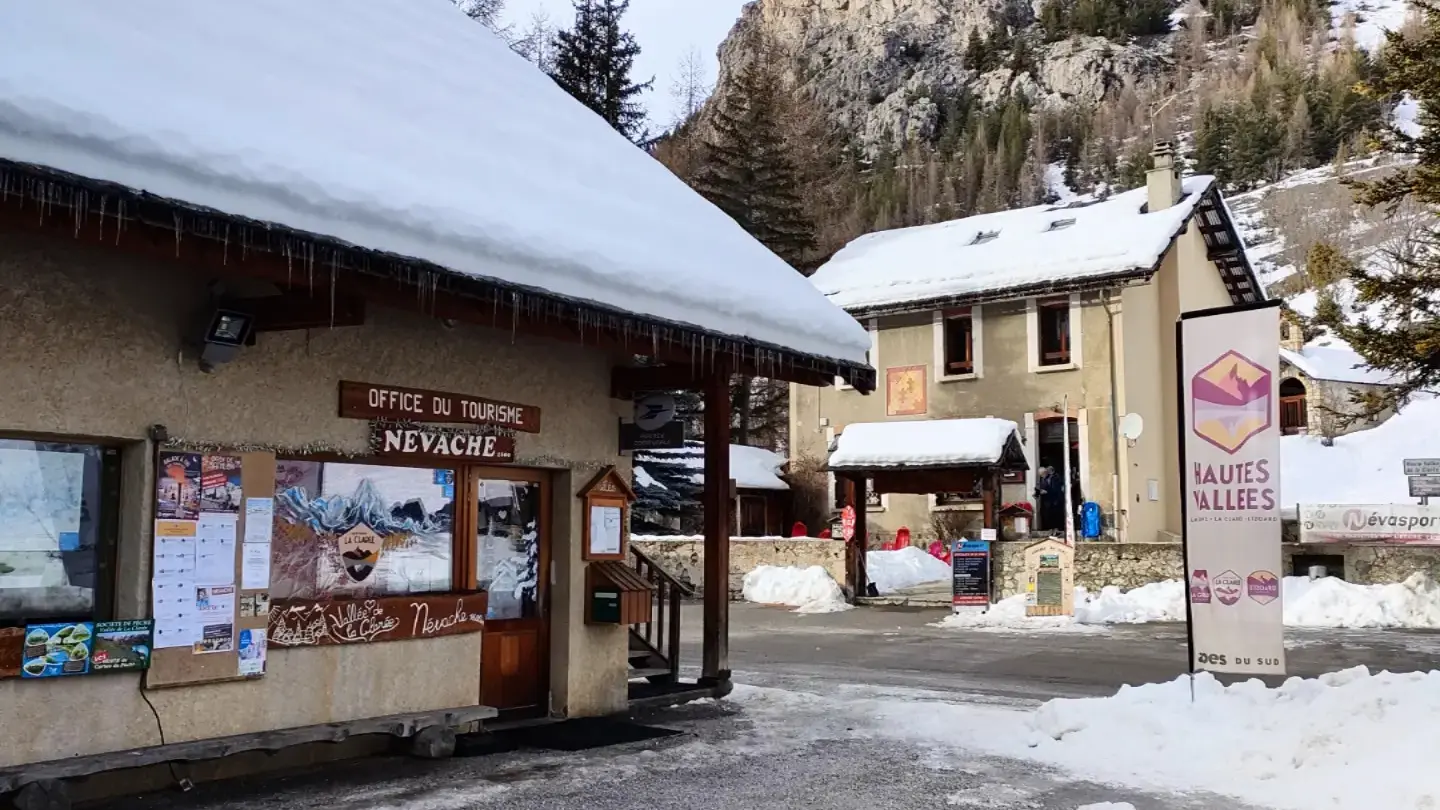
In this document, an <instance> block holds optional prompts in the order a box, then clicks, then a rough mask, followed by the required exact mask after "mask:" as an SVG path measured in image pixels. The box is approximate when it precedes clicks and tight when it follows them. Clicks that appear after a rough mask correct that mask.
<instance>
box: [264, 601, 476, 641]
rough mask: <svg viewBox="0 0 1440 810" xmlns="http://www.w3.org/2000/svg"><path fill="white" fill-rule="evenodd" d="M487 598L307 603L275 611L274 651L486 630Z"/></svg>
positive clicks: (272, 613) (272, 615)
mask: <svg viewBox="0 0 1440 810" xmlns="http://www.w3.org/2000/svg"><path fill="white" fill-rule="evenodd" d="M487 604H488V599H487V596H486V594H484V593H473V594H465V595H461V596H456V595H441V596H395V597H387V598H383V599H365V600H358V599H356V600H346V601H336V602H302V603H297V604H291V605H284V606H276V607H272V608H271V609H270V633H269V637H270V646H272V647H320V646H328V645H332V644H369V643H372V642H376V641H396V640H399V639H407V638H437V637H439V636H453V635H458V634H460V633H478V632H480V631H481V630H483V629H485V609H486V606H487Z"/></svg>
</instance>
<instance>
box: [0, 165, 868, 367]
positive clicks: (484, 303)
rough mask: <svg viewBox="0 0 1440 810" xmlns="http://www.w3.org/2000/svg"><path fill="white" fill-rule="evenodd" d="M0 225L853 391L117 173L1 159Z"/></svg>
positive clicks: (336, 295)
mask: <svg viewBox="0 0 1440 810" xmlns="http://www.w3.org/2000/svg"><path fill="white" fill-rule="evenodd" d="M0 227H5V228H11V229H16V230H23V231H29V232H45V233H50V234H53V235H57V236H68V237H70V238H73V239H76V240H78V241H81V242H90V243H93V244H96V245H98V246H103V247H106V248H109V249H116V250H121V251H125V252H128V253H132V254H141V255H144V256H147V257H149V258H153V259H159V260H168V261H174V262H177V263H181V264H184V265H187V266H188V267H191V268H203V269H204V270H205V271H207V272H210V273H213V274H215V275H217V276H231V277H234V276H243V277H251V278H260V279H264V280H266V281H269V282H272V283H274V284H276V285H277V286H280V287H281V288H282V289H287V290H304V291H307V292H309V293H311V294H312V295H314V296H324V297H325V298H328V299H330V300H332V301H334V300H339V299H341V298H344V297H346V296H354V297H359V298H363V299H365V300H368V301H371V302H373V303H376V304H380V305H383V306H387V307H392V308H397V309H406V310H411V311H416V312H420V313H422V314H425V315H427V316H430V317H434V318H438V319H443V320H455V321H462V322H466V323H473V324H478V325H482V326H487V327H492V328H496V329H507V330H510V331H512V332H515V333H523V334H528V335H534V336H539V337H544V338H550V339H556V340H562V341H566V342H571V343H581V344H584V345H589V346H593V347H595V348H598V349H601V350H608V351H611V352H614V353H616V354H623V355H628V356H632V357H634V356H640V357H649V358H653V359H654V360H656V361H658V362H660V363H663V364H665V366H667V367H670V368H672V369H680V368H684V369H689V371H687V372H686V373H688V374H690V375H692V376H698V375H699V373H700V370H701V369H703V370H704V372H705V373H706V374H711V373H715V372H716V370H718V369H722V368H723V369H728V370H730V371H732V372H733V373H743V374H748V375H752V376H758V377H766V378H770V379H776V380H782V381H786V382H795V383H800V384H802V385H813V386H823V385H830V384H832V383H833V381H834V380H835V379H836V378H839V379H841V380H843V381H844V382H846V383H847V384H849V385H852V386H854V387H855V388H856V389H858V390H860V391H863V392H870V391H874V390H875V385H876V373H875V370H874V369H873V368H870V367H869V366H868V365H865V364H863V363H855V362H851V361H844V360H837V359H835V358H828V357H820V356H817V355H811V354H806V353H802V352H796V351H794V350H791V349H787V348H784V347H781V346H776V345H773V344H768V343H763V342H760V341H755V340H752V339H749V338H743V337H737V336H733V335H725V334H720V333H717V332H712V331H708V330H705V329H701V328H699V327H695V326H693V325H689V324H683V323H676V322H671V321H667V320H664V319H660V318H655V317H651V316H648V315H640V314H637V313H633V312H627V311H625V310H621V309H618V308H614V307H608V306H605V305H603V304H597V303H595V302H592V301H583V300H578V299H574V298H570V297H567V296H563V295H559V294H556V293H552V292H549V291H547V290H543V289H540V288H535V287H527V286H524V285H517V284H512V283H509V282H504V281H500V280H498V279H488V278H476V277H473V276H469V275H465V274H462V273H458V272H455V271H453V270H450V269H448V268H445V267H442V266H440V265H437V264H434V263H431V262H427V261H423V260H420V259H415V258H411V257H406V256H401V255H397V254H393V253H388V252H385V251H379V250H372V249H369V248H364V247H360V246H356V245H351V244H348V243H346V242H343V241H341V240H338V239H334V238H331V237H327V236H323V235H320V234H315V233H309V232H306V231H300V230H297V229H293V228H288V227H286V226H284V225H282V224H279V223H273V222H262V221H257V220H252V219H248V218H245V217H239V216H234V215H231V214H226V213H224V212H221V211H217V210H214V209H210V208H205V207H202V206H196V205H192V204H189V203H186V202H184V201H181V200H175V199H170V198H166V197H160V196H157V195H154V194H150V193H148V192H145V191H139V190H136V189H132V188H128V187H126V186H122V185H119V184H116V183H110V182H105V181H99V180H92V179H89V178H85V177H80V176H78V175H74V174H70V173H68V172H62V171H59V170H56V169H52V168H49V167H45V166H38V165H34V164H25V163H18V162H14V161H9V160H4V159H0Z"/></svg>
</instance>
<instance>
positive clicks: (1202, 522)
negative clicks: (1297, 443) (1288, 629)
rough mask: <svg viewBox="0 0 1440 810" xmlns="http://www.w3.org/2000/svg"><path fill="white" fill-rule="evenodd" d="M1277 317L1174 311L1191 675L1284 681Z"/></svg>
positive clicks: (1272, 310) (1275, 313) (1276, 313)
mask: <svg viewBox="0 0 1440 810" xmlns="http://www.w3.org/2000/svg"><path fill="white" fill-rule="evenodd" d="M1279 333H1280V310H1279V308H1278V307H1277V306H1273V305H1269V304H1268V302H1267V303H1266V304H1264V305H1260V306H1253V305H1251V306H1242V307H1232V308H1226V309H1221V310H1206V311H1203V312H1195V313H1187V314H1186V315H1183V316H1181V320H1180V323H1179V324H1178V327H1177V336H1176V350H1177V354H1178V355H1179V357H1178V363H1177V366H1178V369H1179V374H1180V380H1181V386H1180V388H1181V391H1180V396H1181V402H1180V411H1181V414H1182V416H1181V424H1180V426H1179V427H1180V435H1181V465H1180V476H1181V481H1182V482H1183V485H1184V498H1185V501H1184V505H1183V512H1184V518H1185V520H1184V540H1185V545H1184V547H1185V568H1186V575H1187V578H1188V585H1189V587H1188V589H1187V590H1188V597H1189V606H1188V612H1189V619H1190V629H1191V633H1190V637H1191V650H1190V655H1191V662H1190V663H1191V671H1194V670H1210V671H1213V672H1234V673H1251V674H1284V672H1285V638H1284V624H1283V616H1282V601H1281V598H1280V583H1281V575H1282V573H1281V547H1280V543H1281V530H1280V495H1279V493H1280V425H1279V421H1280V420H1279V400H1278V397H1277V395H1276V394H1277V390H1278V387H1277V386H1278V382H1279V377H1280V357H1279V348H1278V344H1277V342H1276V340H1275V336H1276V335H1278V334H1279Z"/></svg>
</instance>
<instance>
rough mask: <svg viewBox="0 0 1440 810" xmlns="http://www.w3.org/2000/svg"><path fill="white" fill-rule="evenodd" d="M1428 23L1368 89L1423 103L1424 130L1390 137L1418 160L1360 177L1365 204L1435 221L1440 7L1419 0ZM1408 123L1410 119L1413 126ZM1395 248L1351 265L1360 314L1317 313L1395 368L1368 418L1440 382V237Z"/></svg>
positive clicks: (1393, 132) (1395, 38)
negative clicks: (1379, 259) (1418, 211)
mask: <svg viewBox="0 0 1440 810" xmlns="http://www.w3.org/2000/svg"><path fill="white" fill-rule="evenodd" d="M1417 5H1418V6H1419V7H1420V9H1421V10H1422V12H1423V14H1424V20H1423V25H1421V26H1419V28H1418V30H1416V31H1414V32H1413V33H1412V34H1411V35H1410V36H1405V35H1402V34H1397V33H1389V34H1387V39H1388V44H1387V49H1386V51H1385V58H1384V61H1383V64H1382V66H1381V68H1380V70H1379V71H1377V73H1376V75H1375V76H1374V77H1373V78H1372V79H1371V80H1369V81H1367V82H1365V83H1364V85H1363V86H1362V89H1363V90H1364V92H1365V94H1366V95H1367V96H1368V97H1370V98H1372V99H1376V100H1380V101H1384V102H1387V103H1394V102H1396V101H1399V100H1401V99H1403V98H1405V97H1407V96H1408V97H1409V98H1410V99H1413V100H1414V101H1418V102H1419V105H1420V113H1419V119H1418V121H1417V122H1416V123H1417V124H1418V125H1419V127H1420V128H1421V129H1419V130H1417V129H1415V128H1413V127H1409V126H1408V125H1392V126H1391V127H1390V128H1389V129H1388V130H1387V131H1386V132H1384V133H1383V134H1382V136H1381V137H1382V139H1383V141H1384V142H1385V145H1386V146H1388V147H1389V148H1390V149H1391V150H1392V151H1395V152H1398V153H1401V154H1404V155H1407V156H1409V157H1411V158H1412V159H1413V160H1414V162H1413V163H1411V164H1409V165H1407V166H1404V167H1402V168H1400V169H1398V170H1396V171H1394V172H1393V173H1391V174H1388V175H1386V176H1385V177H1382V178H1380V179H1378V180H1374V181H1369V182H1359V181H1352V183H1351V185H1352V186H1353V188H1354V189H1355V191H1356V201H1357V202H1359V203H1361V204H1363V205H1367V206H1375V207H1380V208H1382V209H1384V210H1385V211H1386V212H1387V213H1388V214H1389V215H1390V216H1394V215H1396V213H1397V212H1398V211H1399V210H1400V209H1401V208H1402V207H1405V206H1410V207H1414V206H1419V207H1420V208H1422V209H1423V210H1424V212H1425V213H1426V214H1427V215H1428V216H1429V218H1430V223H1433V222H1434V221H1435V217H1437V216H1440V5H1436V4H1435V3H1434V2H1431V0H1417ZM1407 123H1408V122H1407ZM1403 241H1404V244H1400V245H1393V246H1392V248H1391V250H1390V251H1389V256H1388V258H1389V261H1388V262H1386V263H1385V266H1380V265H1379V264H1378V263H1375V262H1365V263H1361V264H1359V265H1356V266H1352V267H1350V268H1347V276H1348V278H1349V280H1350V282H1351V283H1352V284H1353V286H1354V288H1355V306H1354V307H1353V310H1354V311H1356V312H1359V313H1360V314H1358V315H1354V316H1346V315H1345V314H1344V313H1342V312H1339V311H1337V310H1338V309H1339V308H1338V307H1337V308H1334V309H1332V310H1331V311H1330V312H1328V313H1323V314H1321V313H1317V315H1318V316H1319V317H1320V318H1321V319H1323V320H1324V321H1325V323H1324V325H1325V326H1327V327H1329V328H1330V329H1331V330H1332V331H1334V332H1335V333H1336V334H1338V335H1339V336H1340V337H1341V338H1342V339H1344V340H1346V341H1347V342H1349V343H1350V345H1351V346H1353V347H1354V348H1355V350H1356V351H1357V352H1359V353H1360V354H1361V356H1363V357H1364V358H1365V360H1366V362H1367V363H1369V364H1370V365H1371V366H1373V367H1374V368H1377V369H1381V370H1384V371H1389V372H1392V373H1393V374H1394V376H1395V379H1396V380H1397V383H1396V384H1395V385H1394V386H1393V387H1390V388H1388V389H1386V390H1384V391H1382V392H1378V393H1372V394H1370V395H1368V396H1361V397H1358V398H1357V404H1359V405H1361V406H1362V407H1361V413H1360V414H1359V415H1360V416H1369V415H1372V414H1376V413H1379V412H1380V411H1383V410H1385V409H1387V408H1390V407H1395V406H1398V405H1401V404H1403V403H1405V402H1406V401H1408V400H1409V398H1410V397H1411V396H1413V395H1414V394H1416V393H1418V392H1421V391H1432V390H1435V389H1436V388H1437V387H1440V321H1437V314H1440V234H1437V232H1436V228H1435V226H1434V225H1433V224H1427V226H1426V227H1425V228H1422V229H1416V230H1415V231H1413V232H1412V233H1411V234H1410V235H1409V236H1408V237H1407V238H1406V239H1405V240H1403Z"/></svg>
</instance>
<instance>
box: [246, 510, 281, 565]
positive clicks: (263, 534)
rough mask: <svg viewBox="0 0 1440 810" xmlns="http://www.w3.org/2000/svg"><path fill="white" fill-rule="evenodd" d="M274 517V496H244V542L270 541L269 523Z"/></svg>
mask: <svg viewBox="0 0 1440 810" xmlns="http://www.w3.org/2000/svg"><path fill="white" fill-rule="evenodd" d="M274 519H275V499H274V498H246V499H245V542H246V543H267V544H268V543H269V542H270V532H271V528H272V525H271V524H272V522H273V521H274ZM247 587H248V586H247Z"/></svg>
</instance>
